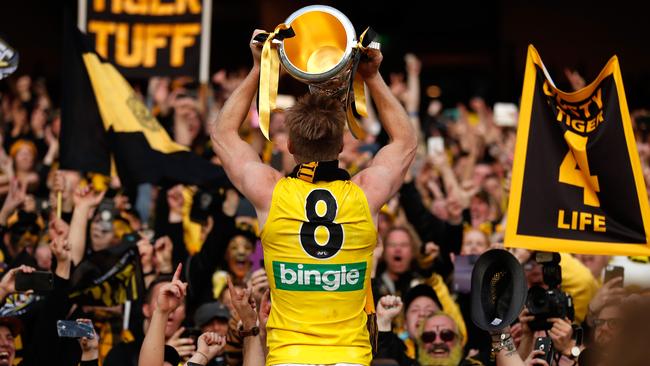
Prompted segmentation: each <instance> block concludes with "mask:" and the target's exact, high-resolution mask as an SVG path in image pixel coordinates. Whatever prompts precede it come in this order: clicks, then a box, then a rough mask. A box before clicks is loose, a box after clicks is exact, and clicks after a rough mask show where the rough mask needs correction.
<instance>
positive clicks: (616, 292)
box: [586, 277, 626, 325]
mask: <svg viewBox="0 0 650 366" xmlns="http://www.w3.org/2000/svg"><path fill="white" fill-rule="evenodd" d="M622 283H623V278H622V277H616V278H612V279H611V280H609V281H607V282H605V283H604V284H603V286H602V287H601V288H600V289H599V290H598V291H597V292H596V295H595V296H594V297H593V298H592V299H591V302H589V308H588V312H587V318H586V320H587V323H588V324H590V325H593V320H594V319H595V318H596V317H597V316H598V313H600V311H601V310H602V309H603V308H604V307H605V306H607V305H610V304H616V303H619V302H621V301H622V300H623V298H624V297H625V294H626V291H625V289H624V288H623V287H621V284H622Z"/></svg>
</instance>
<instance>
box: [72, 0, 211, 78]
mask: <svg viewBox="0 0 650 366" xmlns="http://www.w3.org/2000/svg"><path fill="white" fill-rule="evenodd" d="M204 2H205V3H211V0H205V1H204ZM204 2H203V1H202V0H174V1H163V0H79V15H78V16H79V19H78V23H79V28H80V29H82V30H84V31H85V32H86V33H87V34H88V35H89V36H90V37H91V39H92V42H93V45H94V49H95V50H96V52H97V53H98V54H99V55H100V56H102V57H103V58H104V59H106V60H108V61H109V62H110V63H112V64H113V65H115V66H116V67H117V68H118V70H119V71H120V73H121V74H122V75H124V76H126V77H143V78H145V77H151V76H156V75H164V76H191V77H194V78H197V79H198V76H199V63H200V62H208V63H209V58H206V59H205V60H202V59H201V53H202V52H203V53H207V54H206V55H204V57H207V56H209V53H210V50H209V32H210V27H209V23H210V19H209V18H210V17H209V15H210V14H205V15H208V16H203V15H204V14H203V11H204V5H205V4H204ZM210 5H211V4H208V5H207V7H208V8H210V9H211V6H210ZM202 23H203V25H205V27H204V26H203V25H202ZM204 35H206V37H207V39H203V38H204V37H203V36H204Z"/></svg>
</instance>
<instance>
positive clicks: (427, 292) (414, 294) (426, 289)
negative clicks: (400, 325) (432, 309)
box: [404, 284, 442, 311]
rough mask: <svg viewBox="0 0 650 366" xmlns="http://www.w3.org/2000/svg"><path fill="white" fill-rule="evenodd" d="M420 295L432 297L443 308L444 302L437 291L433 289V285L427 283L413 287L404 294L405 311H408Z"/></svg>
mask: <svg viewBox="0 0 650 366" xmlns="http://www.w3.org/2000/svg"><path fill="white" fill-rule="evenodd" d="M420 296H426V297H428V298H430V299H432V300H433V301H434V302H435V303H436V305H438V308H440V310H442V304H441V303H440V300H439V299H438V295H437V294H436V292H435V291H433V287H431V286H429V285H425V284H420V285H417V286H415V287H411V289H410V290H408V292H407V293H406V295H404V311H407V310H408V308H409V305H411V303H412V302H413V300H415V299H416V298H418V297H420Z"/></svg>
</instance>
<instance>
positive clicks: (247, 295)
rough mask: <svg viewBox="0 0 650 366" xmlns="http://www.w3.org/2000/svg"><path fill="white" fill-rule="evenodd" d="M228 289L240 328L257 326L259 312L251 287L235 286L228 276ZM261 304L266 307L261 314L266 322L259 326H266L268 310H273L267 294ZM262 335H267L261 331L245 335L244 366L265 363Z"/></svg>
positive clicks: (245, 329) (246, 328) (246, 329)
mask: <svg viewBox="0 0 650 366" xmlns="http://www.w3.org/2000/svg"><path fill="white" fill-rule="evenodd" d="M228 291H229V292H230V301H231V302H232V306H233V308H234V309H235V311H236V312H237V315H239V318H240V319H241V324H240V325H239V329H240V330H244V331H250V330H252V329H253V328H254V327H257V326H258V314H257V311H256V305H255V300H253V298H252V296H251V291H250V290H249V289H243V288H239V287H235V285H233V283H232V280H231V279H230V277H228ZM267 293H268V291H267ZM260 306H261V307H262V308H263V309H264V313H263V314H262V312H260V316H263V317H264V323H263V324H262V323H261V322H260V325H259V327H263V328H266V327H265V325H266V320H267V319H268V313H266V311H267V309H268V312H269V313H270V310H271V306H270V305H269V301H268V300H267V295H266V294H265V295H264V296H263V300H262V304H261V305H260ZM261 336H265V334H262V332H261V331H260V334H258V335H251V336H247V337H244V351H243V354H244V366H258V365H262V364H264V362H265V349H264V346H263V343H262V337H261Z"/></svg>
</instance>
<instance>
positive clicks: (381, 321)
mask: <svg viewBox="0 0 650 366" xmlns="http://www.w3.org/2000/svg"><path fill="white" fill-rule="evenodd" d="M402 307H403V305H402V299H401V298H400V297H399V296H393V295H386V296H383V297H382V298H381V299H379V301H378V302H377V329H378V330H379V331H380V332H390V331H391V330H392V323H393V319H395V317H397V316H398V315H399V314H400V313H401V312H402Z"/></svg>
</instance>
